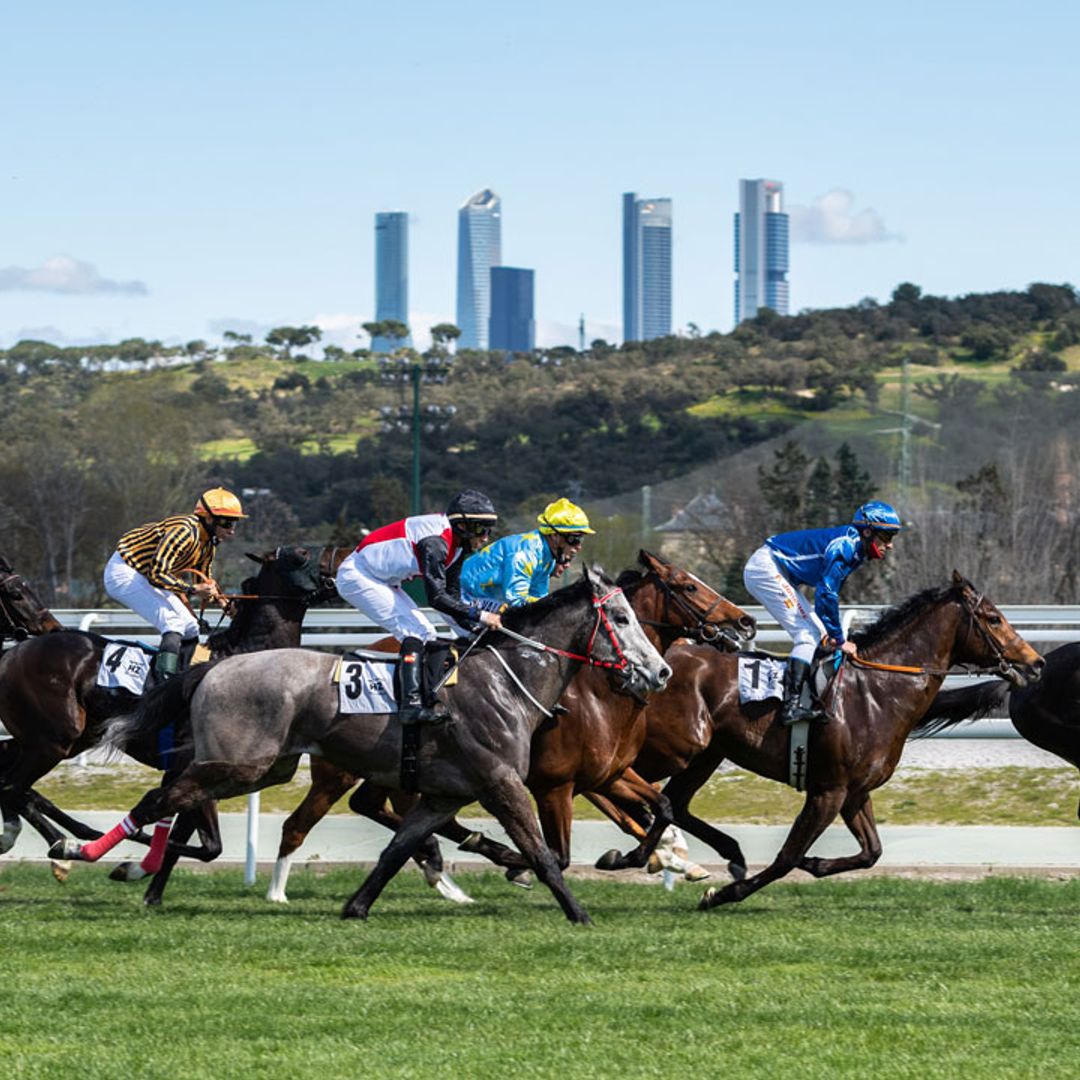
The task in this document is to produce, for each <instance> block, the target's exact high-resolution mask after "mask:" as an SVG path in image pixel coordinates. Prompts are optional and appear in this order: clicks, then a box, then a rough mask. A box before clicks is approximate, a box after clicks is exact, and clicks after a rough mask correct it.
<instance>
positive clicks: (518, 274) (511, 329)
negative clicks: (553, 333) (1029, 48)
mask: <svg viewBox="0 0 1080 1080" xmlns="http://www.w3.org/2000/svg"><path fill="white" fill-rule="evenodd" d="M533 279H534V274H533V271H532V270H522V269H520V268H519V267H516V266H493V267H492V268H491V319H490V322H489V331H488V348H489V349H505V350H506V351H507V352H532V351H533V349H535V348H536V321H535V319H534V318H533V295H534V293H533Z"/></svg>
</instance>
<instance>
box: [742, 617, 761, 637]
mask: <svg viewBox="0 0 1080 1080" xmlns="http://www.w3.org/2000/svg"><path fill="white" fill-rule="evenodd" d="M739 629H740V630H742V631H743V633H744V634H746V635H747V637H754V636H755V635H756V634H757V620H756V619H754V618H753V617H752V616H750V615H744V616H743V617H742V618H741V619H740V620H739Z"/></svg>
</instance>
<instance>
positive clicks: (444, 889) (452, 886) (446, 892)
mask: <svg viewBox="0 0 1080 1080" xmlns="http://www.w3.org/2000/svg"><path fill="white" fill-rule="evenodd" d="M435 890H436V891H437V892H438V894H439V895H440V896H441V897H443V899H445V900H449V901H450V902H451V903H453V904H475V903H476V901H475V900H474V899H473V898H472V897H471V896H470V895H469V894H468V893H467V892H465V890H464V889H463V888H462V887H461V886H460V885H459V884H458V883H457V882H456V881H455V880H454V879H453V878H452V877H451V876H450V875H449V874H440V875H439V880H438V881H436V882H435Z"/></svg>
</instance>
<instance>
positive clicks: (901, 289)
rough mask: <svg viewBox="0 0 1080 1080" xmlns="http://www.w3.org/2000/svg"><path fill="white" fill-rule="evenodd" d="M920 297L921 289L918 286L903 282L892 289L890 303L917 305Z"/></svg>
mask: <svg viewBox="0 0 1080 1080" xmlns="http://www.w3.org/2000/svg"><path fill="white" fill-rule="evenodd" d="M921 297H922V289H920V288H919V286H918V285H912V283H911V282H910V281H904V282H901V283H900V284H899V285H897V286H896V288H895V289H893V293H892V302H893V303H894V304H917V303H918V302H919V299H920V298H921Z"/></svg>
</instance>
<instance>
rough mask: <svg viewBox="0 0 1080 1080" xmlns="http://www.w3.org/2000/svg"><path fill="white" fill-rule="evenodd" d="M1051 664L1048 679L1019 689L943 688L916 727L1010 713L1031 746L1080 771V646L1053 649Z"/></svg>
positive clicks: (998, 685) (996, 685)
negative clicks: (1033, 745) (1061, 759)
mask: <svg viewBox="0 0 1080 1080" xmlns="http://www.w3.org/2000/svg"><path fill="white" fill-rule="evenodd" d="M1045 660H1046V667H1045V668H1044V669H1043V673H1042V678H1041V679H1039V681H1038V682H1037V683H1035V684H1034V685H1033V686H1023V687H1013V686H1010V685H1009V684H1008V683H1004V682H1001V681H999V680H997V679H994V680H991V681H989V682H981V683H976V684H975V685H974V686H965V687H961V688H960V689H958V690H943V691H942V692H941V693H940V694H938V696H937V697H936V698H934V700H933V702H932V703H931V705H930V708H929V709H928V710H927V712H926V715H925V716H924V717H923V718H922V720H920V721H919V723H918V724H917V725H916V727H915V731H914V734H915V736H916V737H925V736H927V735H932V734H934V732H936V731H942V730H943V729H945V728H949V727H953V726H954V725H955V724H959V723H961V722H962V721H964V720H978V719H981V718H982V717H984V716H991V715H996V716H1002V715H1004V714H1005V712H1006V711H1007V712H1008V715H1009V719H1011V720H1012V722H1013V727H1015V728H1016V730H1017V731H1018V732H1019V733H1020V734H1021V735H1023V737H1024V738H1025V739H1027V741H1028V742H1030V743H1034V744H1035V745H1036V746H1038V747H1040V748H1041V749H1043V750H1049V751H1050V753H1052V754H1057V756H1058V757H1060V758H1064V759H1065V760H1066V761H1067V762H1068V763H1069V764H1070V765H1075V766H1076V767H1077V768H1078V769H1080V642H1077V641H1074V642H1071V643H1070V644H1068V645H1062V646H1061V647H1060V648H1057V649H1053V650H1051V651H1050V652H1048V653H1047V654H1046V657H1045ZM1077 816H1078V817H1080V810H1078V811H1077Z"/></svg>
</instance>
